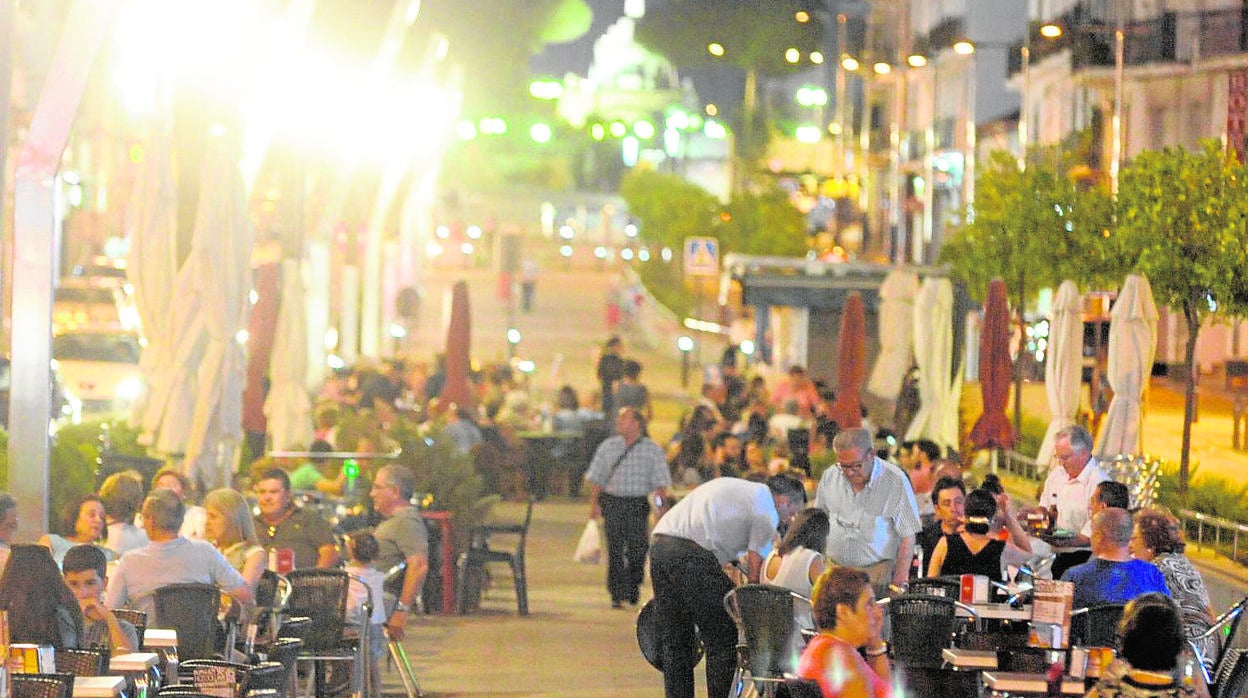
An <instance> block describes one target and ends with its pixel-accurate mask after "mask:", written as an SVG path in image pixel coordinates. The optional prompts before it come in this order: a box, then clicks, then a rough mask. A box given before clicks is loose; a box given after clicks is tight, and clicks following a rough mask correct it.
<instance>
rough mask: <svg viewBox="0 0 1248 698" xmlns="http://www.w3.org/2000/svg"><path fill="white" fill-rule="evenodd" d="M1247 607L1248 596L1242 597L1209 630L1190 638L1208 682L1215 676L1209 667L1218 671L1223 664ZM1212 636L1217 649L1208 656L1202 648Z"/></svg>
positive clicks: (1189, 642) (1190, 644) (1190, 643)
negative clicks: (1210, 673) (1211, 675)
mask: <svg viewBox="0 0 1248 698" xmlns="http://www.w3.org/2000/svg"><path fill="white" fill-rule="evenodd" d="M1245 607H1248V596H1245V597H1244V598H1242V599H1240V600H1239V601H1238V602H1237V603H1236V604H1235V605H1234V606H1231V607H1230V608H1228V609H1227V610H1226V612H1225V613H1223V614H1222V615H1220V616H1218V617H1217V618H1215V619H1214V621H1213V624H1212V625H1210V626H1209V629H1208V630H1206V631H1205V632H1203V633H1201V634H1200V635H1198V636H1197V637H1195V638H1192V639H1191V640H1188V645H1189V646H1190V647H1191V648H1192V652H1193V653H1194V654H1195V655H1196V659H1198V660H1199V661H1200V664H1201V667H1202V668H1203V669H1204V671H1205V681H1206V683H1212V682H1213V678H1212V677H1210V675H1209V668H1210V667H1212V668H1213V669H1214V671H1215V672H1216V671H1217V669H1218V667H1220V666H1221V664H1222V660H1223V658H1224V657H1225V656H1226V652H1227V650H1229V649H1230V647H1231V645H1232V644H1233V643H1234V642H1235V634H1236V633H1237V632H1239V623H1240V621H1242V620H1243V618H1244V608H1245ZM1210 638H1216V640H1217V650H1216V652H1215V654H1214V656H1212V657H1207V656H1205V652H1204V651H1203V650H1202V649H1201V648H1202V647H1203V646H1204V645H1205V644H1206V642H1207V641H1208V640H1209V639H1210Z"/></svg>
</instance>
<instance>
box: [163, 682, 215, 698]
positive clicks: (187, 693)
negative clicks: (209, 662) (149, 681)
mask: <svg viewBox="0 0 1248 698" xmlns="http://www.w3.org/2000/svg"><path fill="white" fill-rule="evenodd" d="M148 695H151V694H148ZM156 695H158V696H161V697H162V698H167V697H172V698H215V697H214V696H210V695H208V694H207V693H202V692H200V690H199V689H198V688H196V687H195V684H193V683H173V684H169V685H168V686H161V687H160V688H159V689H157V691H156Z"/></svg>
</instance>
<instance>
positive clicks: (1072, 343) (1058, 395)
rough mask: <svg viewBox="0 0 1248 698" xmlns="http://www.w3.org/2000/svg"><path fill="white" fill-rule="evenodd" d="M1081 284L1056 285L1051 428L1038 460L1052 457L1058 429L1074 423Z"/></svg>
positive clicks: (1049, 371) (1047, 383)
mask: <svg viewBox="0 0 1248 698" xmlns="http://www.w3.org/2000/svg"><path fill="white" fill-rule="evenodd" d="M1081 311H1082V300H1081V298H1080V296H1079V287H1078V286H1076V285H1075V282H1074V281H1071V280H1069V279H1067V280H1066V281H1063V282H1062V285H1061V286H1059V287H1058V288H1057V297H1056V298H1054V299H1053V317H1052V318H1051V319H1050V320H1049V349H1048V357H1047V358H1046V359H1045V364H1044V393H1045V396H1047V397H1048V401H1049V428H1048V431H1046V432H1045V433H1044V440H1043V441H1041V442H1040V452H1039V453H1037V454H1036V462H1037V463H1040V464H1041V465H1044V464H1047V463H1048V462H1049V459H1051V458H1052V457H1053V446H1054V444H1055V442H1056V440H1057V432H1059V431H1061V430H1062V429H1065V428H1066V427H1068V426H1071V425H1073V424H1074V423H1075V415H1076V414H1077V413H1078V411H1079V386H1080V384H1081V380H1082V373H1083V319H1082V318H1081V317H1080V313H1081Z"/></svg>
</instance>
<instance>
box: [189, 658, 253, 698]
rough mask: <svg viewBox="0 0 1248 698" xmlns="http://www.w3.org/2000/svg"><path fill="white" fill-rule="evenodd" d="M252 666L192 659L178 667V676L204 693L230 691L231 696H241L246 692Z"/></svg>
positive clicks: (217, 660) (219, 660) (221, 660)
mask: <svg viewBox="0 0 1248 698" xmlns="http://www.w3.org/2000/svg"><path fill="white" fill-rule="evenodd" d="M250 672H251V665H249V664H239V663H238V662H228V661H225V660H224V659H192V660H189V661H186V662H183V663H182V664H181V665H180V666H179V667H178V675H179V677H181V678H182V679H183V680H186V679H188V678H189V679H190V682H191V683H192V684H193V685H194V686H195V687H196V688H197V689H198V690H199V691H200V692H202V693H208V694H219V693H220V692H221V691H222V690H224V689H227V688H228V689H229V691H230V695H232V696H236V697H237V696H241V695H242V694H243V691H245V690H246V686H247V676H248V674H249V673H250Z"/></svg>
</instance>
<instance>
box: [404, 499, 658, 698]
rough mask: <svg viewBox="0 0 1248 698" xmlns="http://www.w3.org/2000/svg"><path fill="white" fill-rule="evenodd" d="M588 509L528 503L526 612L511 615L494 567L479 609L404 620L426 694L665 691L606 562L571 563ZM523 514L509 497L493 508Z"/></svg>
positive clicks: (580, 504)
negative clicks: (618, 601)
mask: <svg viewBox="0 0 1248 698" xmlns="http://www.w3.org/2000/svg"><path fill="white" fill-rule="evenodd" d="M588 508H589V506H588V503H587V501H586V500H571V499H567V498H559V497H556V498H552V499H547V500H544V501H542V502H539V503H538V504H537V505H536V506H535V507H534V509H533V523H532V525H531V527H530V529H529V542H528V547H527V553H528V565H527V567H528V576H529V608H530V615H529V616H528V617H520V616H518V615H517V613H516V601H515V594H514V592H513V590H512V587H511V575H510V573H509V572H508V571H507V567H506V566H505V565H497V566H492V569H491V575H492V577H493V584H492V588H491V589H490V590H489V591H488V592H487V593H486V595H485V597H484V598H483V600H482V602H481V610H480V611H478V612H477V613H476V614H473V615H468V616H442V615H428V616H414V617H413V619H412V620H410V621H409V622H408V629H407V638H406V639H405V640H404V643H403V644H404V647H405V648H406V649H407V652H408V656H409V658H410V659H411V662H412V668H413V669H414V670H415V672H416V676H417V679H418V680H419V681H420V685H421V689H422V690H423V691H424V693H425V695H426V696H438V697H443V696H517V697H519V696H551V697H557V696H568V697H571V696H587V697H591V698H592V697H593V696H603V697H606V696H623V695H628V696H655V697H656V698H657V697H659V696H662V694H663V680H662V675H661V674H659V672H658V671H656V670H655V669H654V668H653V667H651V666H650V665H649V664H647V663H646V661H645V659H644V658H643V657H642V656H641V651H640V650H639V649H638V647H637V639H636V617H637V610H636V609H631V610H630V609H628V608H627V607H625V609H623V610H614V609H612V608H611V604H610V598H609V597H608V596H607V590H606V585H605V579H606V567H605V565H601V564H600V565H583V564H578V563H575V562H573V561H572V551H573V550H574V549H575V547H576V542H577V539H578V538H579V537H580V534H581V529H582V527H583V526H584V525H585V517H586V515H587V513H588ZM523 514H524V509H523V505H522V504H520V503H515V502H506V503H503V504H501V505H499V506H498V507H497V508H496V509H495V518H496V519H497V520H499V521H511V520H516V521H519V520H520V519H521V518H522V516H523ZM500 542H502V539H501V538H500ZM649 597H650V589H649V582H648V581H647V583H646V585H644V586H643V589H642V601H643V602H644V601H646V600H647V599H648V598H649ZM383 679H384V682H385V685H384V690H385V693H386V694H388V695H390V694H401V693H402V684H401V683H400V682H399V679H398V674H397V673H394V672H383Z"/></svg>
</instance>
